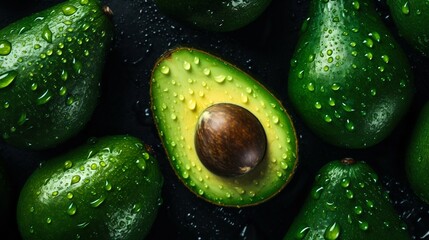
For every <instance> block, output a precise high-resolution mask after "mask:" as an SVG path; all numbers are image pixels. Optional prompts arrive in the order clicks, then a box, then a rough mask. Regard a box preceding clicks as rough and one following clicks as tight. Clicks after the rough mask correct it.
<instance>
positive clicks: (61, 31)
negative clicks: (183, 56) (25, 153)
mask: <svg viewBox="0 0 429 240" xmlns="http://www.w3.org/2000/svg"><path fill="white" fill-rule="evenodd" d="M112 30H113V28H112V23H111V21H110V19H109V18H108V16H107V15H106V14H105V13H104V11H103V9H102V6H101V4H100V2H99V1H98V0H68V1H64V2H62V3H59V4H57V5H55V6H52V7H51V8H49V9H46V10H43V11H41V12H38V13H34V14H33V15H30V16H28V17H25V18H23V19H21V20H18V21H16V22H14V23H11V24H10V25H8V26H7V27H5V28H3V29H1V30H0V88H1V91H0V135H1V138H2V139H4V140H5V141H6V142H7V143H9V144H12V145H15V146H18V147H21V148H26V149H28V148H30V149H46V148H52V147H55V146H57V145H58V144H60V143H62V142H64V141H66V140H68V139H69V138H71V137H72V136H74V135H76V134H77V133H78V132H79V131H80V130H81V129H82V128H83V127H84V126H85V125H86V123H87V122H88V121H89V119H90V117H91V116H92V113H93V111H94V109H95V107H96V105H97V103H98V99H99V95H100V93H99V91H100V89H99V88H100V84H101V78H102V72H103V67H104V62H105V58H106V55H107V53H108V49H109V44H110V42H111V40H112Z"/></svg>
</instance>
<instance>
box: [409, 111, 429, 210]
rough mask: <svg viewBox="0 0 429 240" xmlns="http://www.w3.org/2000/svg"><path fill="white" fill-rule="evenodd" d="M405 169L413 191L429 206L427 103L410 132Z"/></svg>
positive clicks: (428, 118) (428, 123) (428, 113)
mask: <svg viewBox="0 0 429 240" xmlns="http://www.w3.org/2000/svg"><path fill="white" fill-rule="evenodd" d="M405 169H406V173H407V178H408V181H409V183H410V186H411V187H412V189H413V191H414V192H415V193H416V195H417V196H419V197H420V199H422V200H423V201H424V202H426V203H428V204H429V174H428V170H429V103H426V104H425V105H424V106H423V108H422V109H421V112H420V114H419V116H418V119H417V122H416V125H415V126H414V129H413V130H412V135H411V138H410V141H409V142H408V147H407V155H406V160H405Z"/></svg>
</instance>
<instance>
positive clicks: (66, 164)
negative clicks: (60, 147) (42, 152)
mask: <svg viewBox="0 0 429 240" xmlns="http://www.w3.org/2000/svg"><path fill="white" fill-rule="evenodd" d="M72 166H73V162H72V161H70V160H68V161H65V162H64V169H65V170H67V169H69V168H71V167H72Z"/></svg>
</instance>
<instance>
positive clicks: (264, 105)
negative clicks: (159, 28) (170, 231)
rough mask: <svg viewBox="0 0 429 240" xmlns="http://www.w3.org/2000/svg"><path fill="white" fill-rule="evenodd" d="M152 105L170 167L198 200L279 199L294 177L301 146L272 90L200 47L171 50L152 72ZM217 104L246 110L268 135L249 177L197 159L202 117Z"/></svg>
mask: <svg viewBox="0 0 429 240" xmlns="http://www.w3.org/2000/svg"><path fill="white" fill-rule="evenodd" d="M151 101H152V110H153V116H154V120H155V123H156V126H157V129H158V132H159V136H160V138H161V140H162V143H163V146H164V147H165V149H166V153H167V155H168V158H169V160H170V163H171V166H172V167H173V169H174V171H175V172H176V174H177V176H178V178H179V179H180V180H181V181H182V182H183V183H184V184H185V185H186V186H187V187H188V188H189V189H190V190H191V191H192V192H193V193H195V194H196V195H197V196H199V197H201V198H203V199H205V200H207V201H209V202H211V203H214V204H218V205H222V206H232V207H242V206H248V205H255V204H258V203H261V202H263V201H266V200H268V199H269V198H271V197H273V196H274V195H276V194H277V193H278V192H279V191H280V190H281V189H282V188H283V187H284V186H285V185H286V184H287V183H288V182H289V181H290V179H291V178H292V176H293V173H294V171H295V168H296V166H297V161H298V159H297V152H298V146H297V138H296V135H295V129H294V127H293V123H292V121H291V119H290V117H289V115H288V114H287V112H286V110H285V109H284V107H283V106H282V104H281V103H280V102H279V101H278V100H277V99H276V98H275V97H274V96H273V95H272V94H271V93H270V92H269V91H268V90H267V89H265V88H264V87H263V86H262V85H261V84H260V83H258V82H257V81H256V80H255V79H253V78H252V77H250V76H249V75H248V74H246V73H244V72H243V71H241V70H239V69H238V68H236V67H235V66H233V65H231V64H230V63H228V62H225V61H224V60H222V59H220V58H218V57H215V56H213V55H210V54H209V53H206V52H203V51H200V50H197V49H191V48H176V49H173V50H171V51H168V52H166V53H165V54H164V55H163V56H162V57H161V58H160V59H159V61H158V62H157V63H156V65H155V68H154V69H153V73H152V81H151ZM217 103H230V104H234V105H238V106H240V107H242V108H244V109H247V110H248V111H250V113H252V114H253V115H254V116H255V117H256V118H257V119H258V120H259V122H260V123H261V125H262V127H263V129H264V131H265V135H266V139H267V149H266V153H265V155H264V158H263V159H262V161H261V163H260V164H259V165H258V166H256V167H255V168H254V169H253V170H252V171H250V172H248V173H246V174H244V175H241V176H237V177H224V176H220V175H217V174H214V173H212V172H211V171H209V170H208V169H207V168H206V167H205V166H204V165H203V164H202V162H201V161H200V159H199V157H198V155H197V152H196V149H195V144H194V139H195V132H196V128H197V125H198V119H199V117H200V116H201V114H202V113H203V112H204V110H206V109H207V108H208V107H210V106H213V105H215V104H217ZM213 147H216V146H213Z"/></svg>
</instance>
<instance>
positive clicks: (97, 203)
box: [89, 195, 106, 208]
mask: <svg viewBox="0 0 429 240" xmlns="http://www.w3.org/2000/svg"><path fill="white" fill-rule="evenodd" d="M104 200H106V196H105V195H101V196H100V197H99V198H97V199H95V200H94V201H92V202H90V203H89V204H90V205H91V207H94V208H96V207H98V206H100V205H101V204H102V203H103V202H104Z"/></svg>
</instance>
